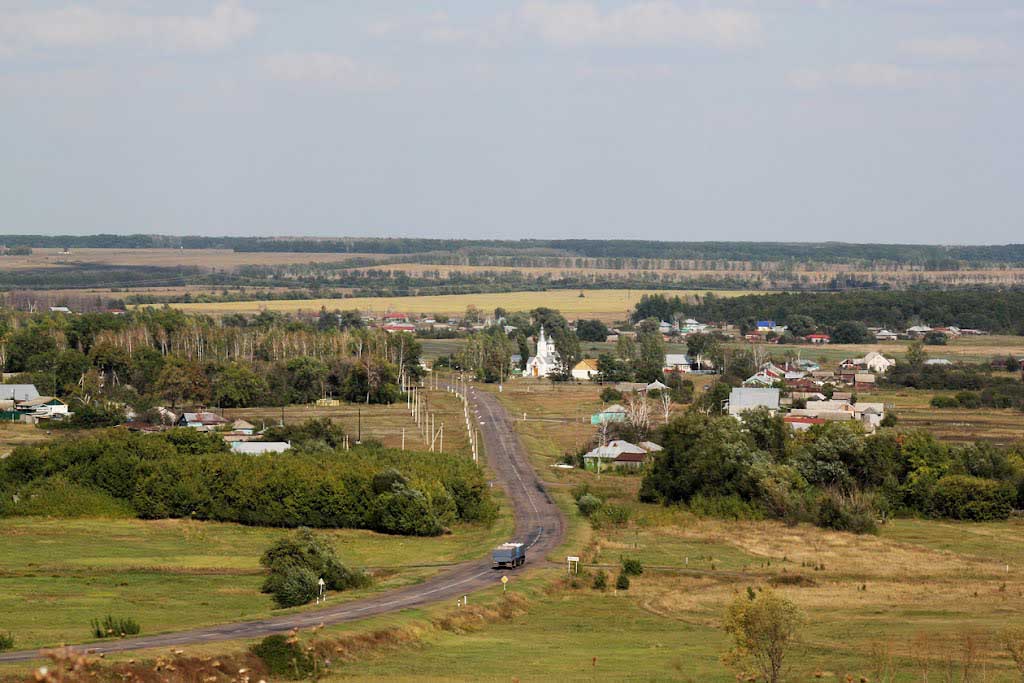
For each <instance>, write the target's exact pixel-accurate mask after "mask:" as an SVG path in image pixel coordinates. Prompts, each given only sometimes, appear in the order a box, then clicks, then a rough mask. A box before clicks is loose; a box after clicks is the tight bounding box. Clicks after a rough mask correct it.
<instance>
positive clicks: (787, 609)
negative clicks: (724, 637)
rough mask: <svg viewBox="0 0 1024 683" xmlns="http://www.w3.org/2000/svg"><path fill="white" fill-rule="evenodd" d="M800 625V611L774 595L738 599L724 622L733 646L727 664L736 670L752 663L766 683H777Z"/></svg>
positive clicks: (733, 602) (787, 601)
mask: <svg viewBox="0 0 1024 683" xmlns="http://www.w3.org/2000/svg"><path fill="white" fill-rule="evenodd" d="M803 623H804V616H803V613H802V612H801V611H800V608H798V607H797V606H796V605H795V604H794V603H793V602H792V601H790V600H787V599H786V598H784V597H782V596H780V595H778V594H776V593H775V592H774V591H771V590H765V591H761V592H759V593H755V592H754V591H752V590H748V592H747V594H746V595H737V596H736V599H735V600H733V601H732V604H730V605H729V607H728V608H727V609H726V611H725V620H724V622H723V628H724V629H725V632H726V633H728V634H729V635H731V636H732V637H733V642H734V643H735V647H734V648H733V649H732V650H731V651H730V652H729V654H728V655H726V660H727V661H730V662H732V663H734V664H735V665H739V666H742V665H744V664H746V663H748V662H749V663H752V664H753V666H754V668H755V669H756V671H757V673H758V674H760V675H761V676H762V677H764V679H765V680H766V681H768V683H778V682H779V681H781V680H782V675H783V665H784V663H785V659H786V655H787V654H789V652H790V650H792V648H793V645H794V643H795V642H796V640H797V637H798V636H799V631H800V627H801V626H802V625H803Z"/></svg>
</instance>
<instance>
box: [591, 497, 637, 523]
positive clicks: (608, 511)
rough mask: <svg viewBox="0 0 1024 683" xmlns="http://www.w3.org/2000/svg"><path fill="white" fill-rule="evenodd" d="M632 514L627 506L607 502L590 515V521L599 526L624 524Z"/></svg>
mask: <svg viewBox="0 0 1024 683" xmlns="http://www.w3.org/2000/svg"><path fill="white" fill-rule="evenodd" d="M630 515H631V512H630V510H629V508H627V507H623V506H621V505H609V504H607V503H605V504H604V505H602V506H601V508H600V509H599V510H598V511H597V512H595V513H594V514H593V515H592V516H591V517H590V522H591V524H593V525H594V526H595V527H598V528H600V527H602V526H622V525H623V524H625V523H626V522H628V521H629V518H630Z"/></svg>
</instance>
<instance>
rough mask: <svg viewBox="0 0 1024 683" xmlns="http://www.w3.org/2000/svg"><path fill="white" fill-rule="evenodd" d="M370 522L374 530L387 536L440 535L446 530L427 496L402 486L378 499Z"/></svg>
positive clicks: (375, 501) (374, 503) (374, 502)
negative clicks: (431, 507)
mask: <svg viewBox="0 0 1024 683" xmlns="http://www.w3.org/2000/svg"><path fill="white" fill-rule="evenodd" d="M370 520H371V526H372V528H374V529H376V530H377V531H380V532H382V533H385V534H402V535H404V536H438V535H440V534H441V533H442V532H443V531H444V529H443V528H442V527H441V523H440V522H439V521H438V520H437V517H436V516H435V515H434V513H433V511H432V510H431V509H430V505H429V504H428V502H427V498H426V496H424V495H423V493H421V492H420V491H416V490H415V489H407V488H405V487H401V486H396V487H395V488H394V489H393V490H392V491H390V492H389V493H382V494H380V495H379V496H377V498H376V499H375V500H374V501H373V507H372V509H371V516H370Z"/></svg>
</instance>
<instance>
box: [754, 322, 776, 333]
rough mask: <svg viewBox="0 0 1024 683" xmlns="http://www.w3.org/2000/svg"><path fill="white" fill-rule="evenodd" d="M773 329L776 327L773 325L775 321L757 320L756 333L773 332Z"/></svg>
mask: <svg viewBox="0 0 1024 683" xmlns="http://www.w3.org/2000/svg"><path fill="white" fill-rule="evenodd" d="M775 327H776V325H775V321H774V320H758V321H757V331H758V332H774V331H775Z"/></svg>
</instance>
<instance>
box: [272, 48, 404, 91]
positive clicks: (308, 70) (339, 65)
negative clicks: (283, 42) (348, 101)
mask: <svg viewBox="0 0 1024 683" xmlns="http://www.w3.org/2000/svg"><path fill="white" fill-rule="evenodd" d="M263 67H264V70H265V71H266V73H267V75H269V76H270V77H271V78H273V79H275V80H279V81H290V82H293V83H307V84H314V85H322V86H329V87H333V88H341V89H345V90H378V89H382V88H387V87H390V86H392V85H394V82H395V79H394V77H392V76H390V75H389V74H386V73H384V72H382V71H380V70H377V69H372V68H369V67H367V66H365V65H362V64H360V63H358V62H356V61H355V60H354V59H352V58H351V57H346V56H344V55H338V54H332V53H328V52H289V53H281V54H276V55H271V56H269V57H266V58H264V60H263Z"/></svg>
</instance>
